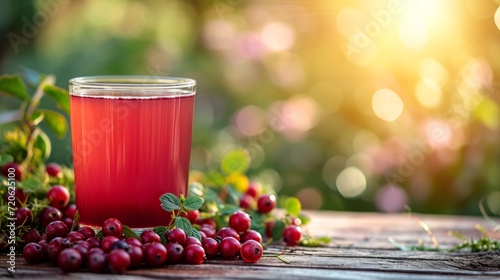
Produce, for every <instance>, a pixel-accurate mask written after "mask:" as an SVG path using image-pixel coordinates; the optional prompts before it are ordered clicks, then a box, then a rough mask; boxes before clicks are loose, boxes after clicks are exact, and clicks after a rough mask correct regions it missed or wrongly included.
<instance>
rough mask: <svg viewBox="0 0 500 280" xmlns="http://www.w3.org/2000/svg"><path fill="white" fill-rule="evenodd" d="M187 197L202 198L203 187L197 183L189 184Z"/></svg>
mask: <svg viewBox="0 0 500 280" xmlns="http://www.w3.org/2000/svg"><path fill="white" fill-rule="evenodd" d="M188 196H199V197H202V196H203V185H202V184H200V183H198V182H194V183H191V184H189V186H188Z"/></svg>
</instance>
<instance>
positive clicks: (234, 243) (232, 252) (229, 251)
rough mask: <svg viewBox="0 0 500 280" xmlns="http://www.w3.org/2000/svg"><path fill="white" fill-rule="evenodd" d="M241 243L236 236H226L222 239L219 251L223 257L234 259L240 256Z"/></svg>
mask: <svg viewBox="0 0 500 280" xmlns="http://www.w3.org/2000/svg"><path fill="white" fill-rule="evenodd" d="M240 247H241V244H240V242H239V241H238V240H236V238H234V237H226V238H224V239H222V241H221V242H220V245H219V252H220V255H221V256H222V258H223V259H226V260H229V259H234V258H236V256H238V253H239V251H240Z"/></svg>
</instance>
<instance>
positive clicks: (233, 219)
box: [229, 211, 252, 233]
mask: <svg viewBox="0 0 500 280" xmlns="http://www.w3.org/2000/svg"><path fill="white" fill-rule="evenodd" d="M251 223H252V220H251V219H250V216H249V215H248V214H247V213H245V212H243V211H236V212H234V213H233V214H232V215H231V216H230V217H229V227H231V228H232V229H234V230H235V231H236V232H237V233H243V232H245V231H247V230H248V229H249V228H250V224H251Z"/></svg>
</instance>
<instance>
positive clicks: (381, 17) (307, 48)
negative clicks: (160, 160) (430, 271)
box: [0, 0, 500, 214]
mask: <svg viewBox="0 0 500 280" xmlns="http://www.w3.org/2000/svg"><path fill="white" fill-rule="evenodd" d="M1 7H2V8H1V9H0V71H1V73H2V74H3V73H14V72H16V71H17V70H18V69H19V66H21V65H22V66H26V67H29V68H32V69H36V70H38V71H40V72H43V73H47V74H54V75H55V76H56V77H57V81H56V84H57V85H58V86H60V87H63V88H67V81H68V80H69V79H70V78H73V77H78V76H88V75H111V74H113V75H122V74H123V75H125V74H126V75H131V74H140V75H172V76H186V77H190V78H194V79H196V80H197V82H198V88H197V97H196V102H197V103H196V113H195V114H196V115H195V126H194V138H193V151H192V168H193V169H203V170H205V169H207V168H211V167H213V166H218V165H219V164H220V160H221V158H222V156H223V155H224V153H225V152H226V151H228V150H229V149H231V148H233V147H243V148H245V149H247V150H248V151H249V153H250V155H251V157H252V166H251V168H250V170H249V174H250V175H251V177H252V178H253V179H254V180H258V181H261V182H262V183H263V184H264V185H269V186H273V187H274V188H275V189H276V191H277V192H278V193H279V194H282V195H285V196H286V195H293V196H296V197H298V198H299V199H300V200H301V202H302V205H303V207H304V208H321V209H335V210H354V211H387V212H397V211H403V210H404V206H405V204H407V205H409V206H410V207H411V208H412V209H413V210H414V211H418V212H433V213H454V214H477V213H478V212H479V210H478V201H480V199H482V198H484V199H485V203H486V204H487V205H486V206H487V208H488V209H489V211H490V212H492V213H493V214H500V149H499V144H498V143H499V139H500V137H499V135H500V128H499V125H500V109H499V100H500V98H499V96H498V89H499V87H498V83H497V82H496V80H498V78H497V76H498V74H499V73H498V69H500V59H499V58H498V51H497V50H498V49H499V48H500V31H499V28H498V27H500V12H497V11H498V10H497V9H498V5H497V3H496V2H495V1H492V0H484V1H472V0H464V1H452V0H437V1H394V0H383V1H382V0H377V1H368V0H366V1H352V2H351V1H327V0H318V1H307V2H306V1H240V0H210V1H180V0H178V1H173V0H169V1H160V0H156V1H125V0H112V1H98V0H86V1H84V0H79V1H70V0H52V1H51V0H44V1H42V0H39V1H24V0H23V1H16V0H2V4H1ZM0 98H1V102H0V110H10V109H13V108H16V107H17V106H18V105H19V104H18V103H16V101H15V100H12V99H8V98H6V97H5V96H0ZM42 102H44V101H43V100H42ZM43 106H45V107H48V108H51V106H54V105H53V104H51V103H47V104H43ZM51 138H53V140H52V143H53V147H57V148H53V151H52V154H51V159H50V160H52V161H56V162H59V163H63V164H66V165H71V156H70V155H71V146H70V141H69V136H67V137H66V138H65V139H62V140H59V139H56V138H55V137H54V135H51Z"/></svg>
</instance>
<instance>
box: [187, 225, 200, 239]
mask: <svg viewBox="0 0 500 280" xmlns="http://www.w3.org/2000/svg"><path fill="white" fill-rule="evenodd" d="M189 236H192V237H194V238H196V239H198V240H199V241H201V234H200V232H199V231H198V230H197V229H195V228H194V227H192V228H191V233H190V234H189Z"/></svg>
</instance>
